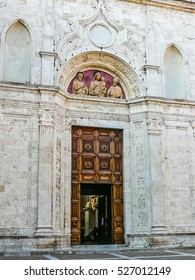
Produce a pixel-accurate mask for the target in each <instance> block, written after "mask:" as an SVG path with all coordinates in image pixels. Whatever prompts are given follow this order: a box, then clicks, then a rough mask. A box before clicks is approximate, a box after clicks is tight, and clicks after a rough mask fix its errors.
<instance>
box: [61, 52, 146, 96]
mask: <svg viewBox="0 0 195 280" xmlns="http://www.w3.org/2000/svg"><path fill="white" fill-rule="evenodd" d="M95 71H100V72H101V73H102V75H103V76H104V77H105V78H106V77H107V81H106V82H107V84H111V80H112V77H114V76H117V77H118V78H119V86H120V87H121V88H122V91H123V98H127V99H129V98H132V97H136V96H140V95H142V87H141V83H140V81H139V79H138V77H137V75H136V73H135V72H134V71H133V69H131V68H130V67H129V65H127V64H126V63H125V62H124V61H123V60H121V59H120V58H118V57H116V56H114V55H112V54H109V53H105V52H95V51H94V52H86V53H81V54H79V55H76V56H75V57H73V58H72V59H70V60H69V61H68V62H67V63H66V64H65V65H64V66H63V67H62V70H61V73H60V75H59V78H58V81H57V83H58V85H59V86H60V87H61V88H62V89H63V90H64V91H66V92H69V93H70V91H71V89H70V87H71V83H72V81H73V80H74V78H75V76H76V74H77V72H84V73H88V74H89V75H88V76H90V75H91V78H90V79H92V74H90V72H91V73H94V72H95ZM109 77H110V78H109ZM108 80H109V81H108Z"/></svg>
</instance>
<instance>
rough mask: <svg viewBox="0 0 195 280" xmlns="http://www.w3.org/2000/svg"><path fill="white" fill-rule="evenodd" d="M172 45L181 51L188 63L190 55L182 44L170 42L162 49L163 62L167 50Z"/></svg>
mask: <svg viewBox="0 0 195 280" xmlns="http://www.w3.org/2000/svg"><path fill="white" fill-rule="evenodd" d="M170 47H175V48H176V49H177V50H178V51H179V52H180V54H181V55H182V57H183V59H184V62H185V63H187V62H188V57H187V54H186V52H185V51H184V50H183V48H182V46H180V45H179V44H178V43H173V42H171V43H169V44H166V45H165V46H164V47H163V49H162V53H161V58H162V62H163V59H164V54H165V52H166V50H167V49H168V48H170Z"/></svg>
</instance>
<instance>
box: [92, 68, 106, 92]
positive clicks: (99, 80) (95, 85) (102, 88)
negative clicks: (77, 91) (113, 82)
mask: <svg viewBox="0 0 195 280" xmlns="http://www.w3.org/2000/svg"><path fill="white" fill-rule="evenodd" d="M106 92H107V88H106V83H105V79H104V77H102V76H101V74H100V72H95V73H94V78H93V81H91V83H90V86H89V94H90V95H93V96H106Z"/></svg>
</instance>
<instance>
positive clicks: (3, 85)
mask: <svg viewBox="0 0 195 280" xmlns="http://www.w3.org/2000/svg"><path fill="white" fill-rule="evenodd" d="M154 69H158V67H154ZM0 89H4V90H7V89H9V90H10V91H11V90H12V91H18V90H19V92H20V93H22V92H35V93H39V94H48V93H51V94H52V95H59V96H62V97H63V98H65V99H67V100H72V101H76V102H77V101H78V102H84V101H85V102H88V103H90V102H100V103H101V104H103V103H105V104H111V103H113V104H120V105H123V106H124V105H125V104H126V105H127V106H128V105H133V104H139V103H159V104H160V103H161V104H170V105H175V106H180V105H181V106H192V107H194V106H195V101H194V100H184V99H182V100H180V99H168V98H164V97H157V96H139V97H135V98H131V99H112V98H106V97H101V98H99V97H94V96H93V97H91V96H88V95H75V94H70V93H66V92H65V91H64V90H62V89H61V88H59V87H58V86H46V85H36V84H20V83H9V82H0ZM0 99H1V98H0ZM2 99H3V100H6V99H7V98H4V97H2ZM27 102H28V101H27Z"/></svg>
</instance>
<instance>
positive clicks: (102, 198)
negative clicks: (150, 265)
mask: <svg viewBox="0 0 195 280" xmlns="http://www.w3.org/2000/svg"><path fill="white" fill-rule="evenodd" d="M122 141H123V132H122V130H119V129H104V128H93V127H79V126H73V127H72V195H71V211H72V213H71V243H72V244H81V243H82V242H85V241H87V242H89V241H95V242H97V243H101V244H102V243H115V244H121V243H124V221H123V179H122V169H123V167H122V153H123V151H122V148H123V142H122ZM92 200H93V201H92ZM90 211H91V212H93V213H91V214H90ZM87 212H88V213H87ZM90 215H91V217H90ZM87 217H88V218H87ZM90 218H91V220H92V221H91V225H90V221H89V219H90ZM87 219H88V220H87ZM87 223H88V225H86V224H87ZM95 230H96V231H97V234H96V233H95V232H94V231H95ZM95 239H96V240H95Z"/></svg>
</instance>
